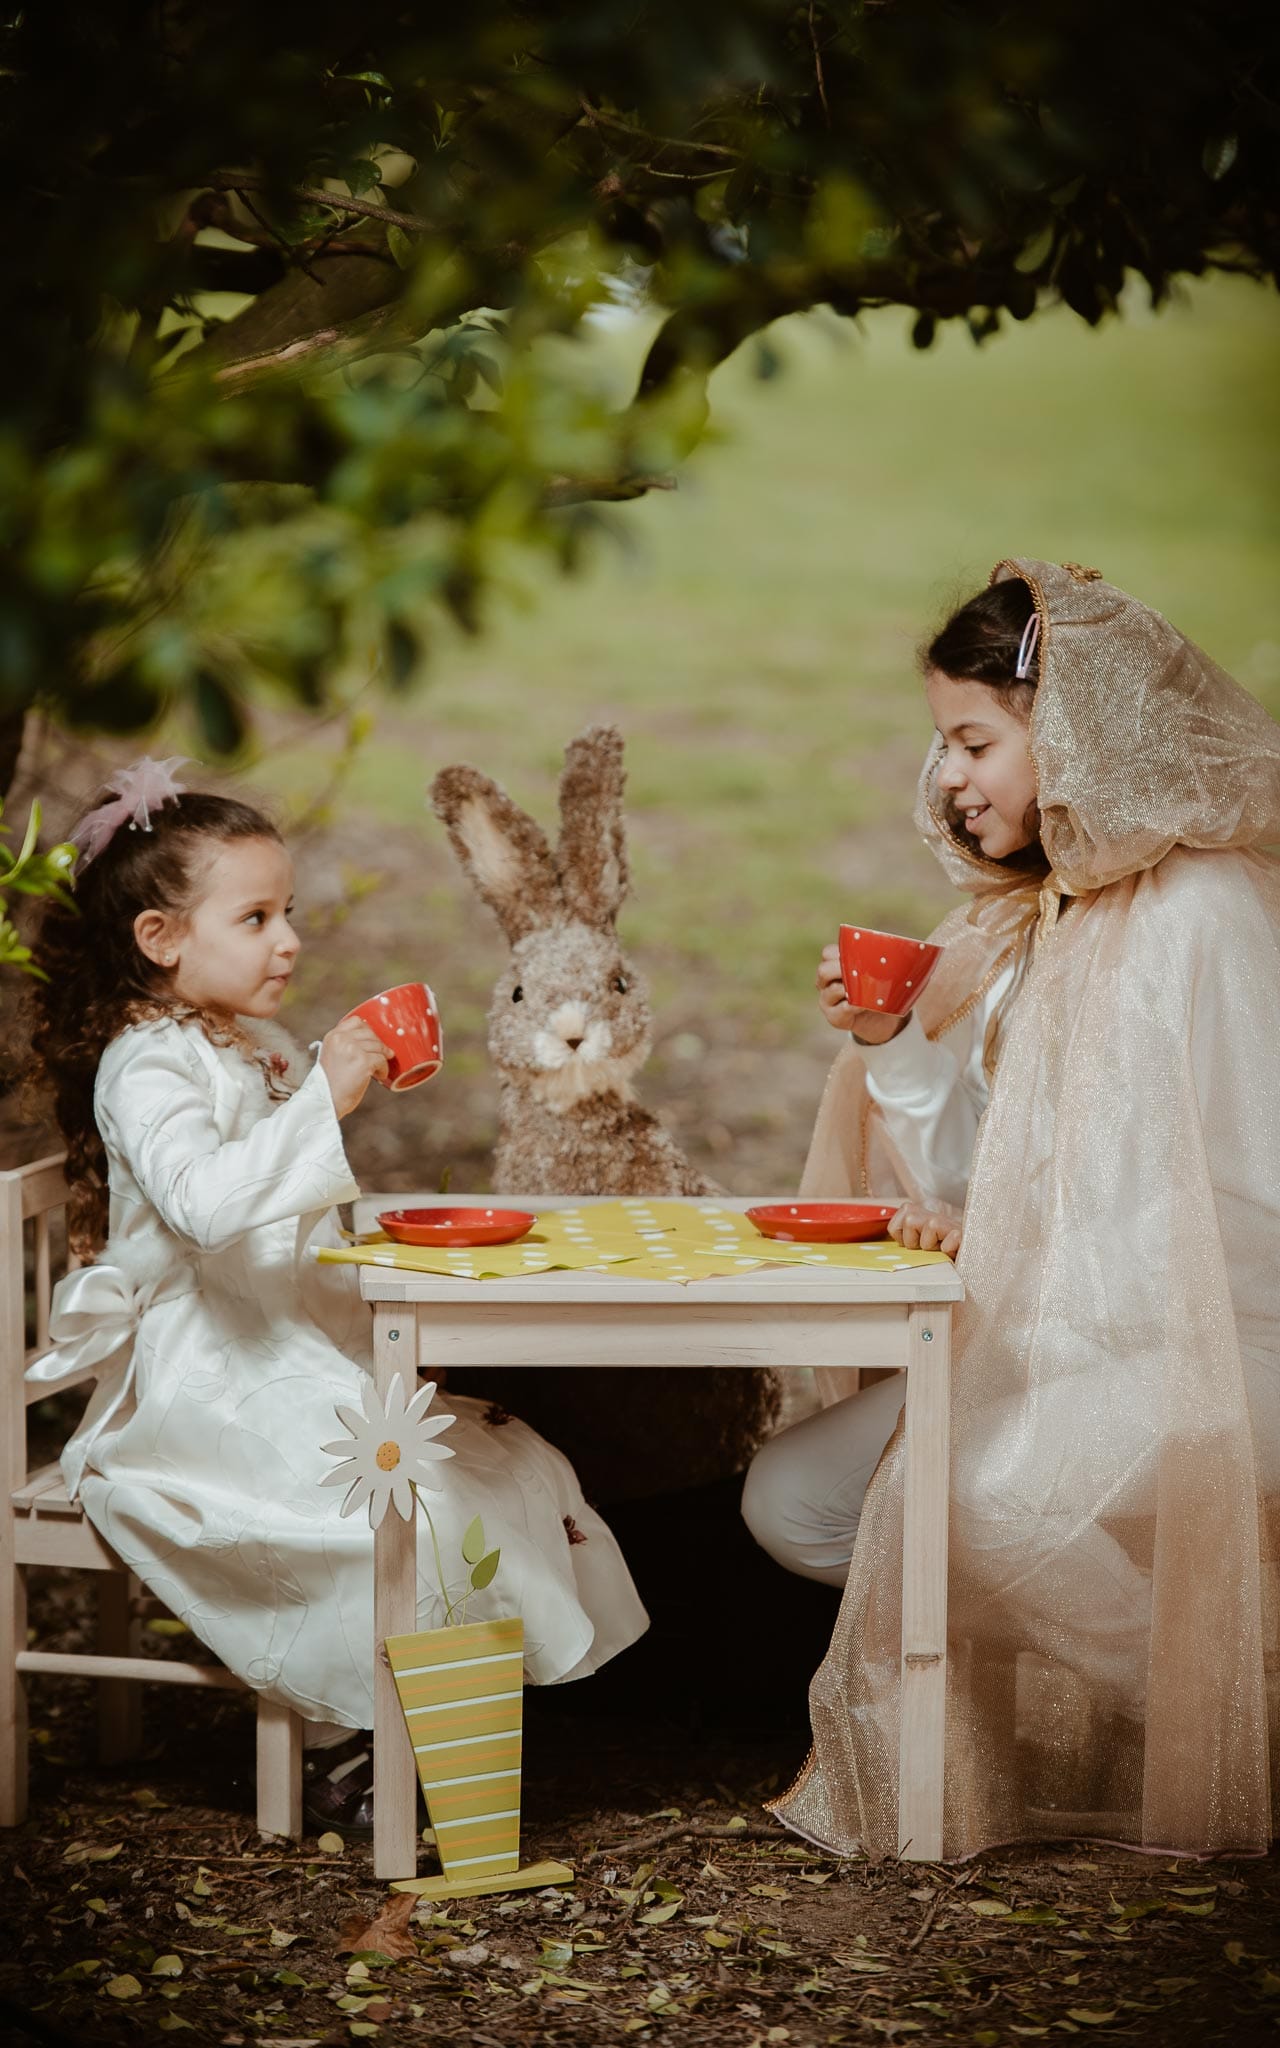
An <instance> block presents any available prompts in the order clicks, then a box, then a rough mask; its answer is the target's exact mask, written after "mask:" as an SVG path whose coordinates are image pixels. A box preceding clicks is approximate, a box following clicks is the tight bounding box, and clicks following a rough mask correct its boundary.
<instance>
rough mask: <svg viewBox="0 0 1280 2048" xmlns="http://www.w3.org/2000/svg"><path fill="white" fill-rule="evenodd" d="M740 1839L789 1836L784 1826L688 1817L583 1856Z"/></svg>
mask: <svg viewBox="0 0 1280 2048" xmlns="http://www.w3.org/2000/svg"><path fill="white" fill-rule="evenodd" d="M735 1839H736V1840H738V1841H740V1842H785V1841H786V1840H788V1836H787V1834H786V1832H785V1830H784V1829H782V1828H763V1827H752V1826H750V1825H749V1824H748V1825H747V1826H745V1827H729V1826H727V1825H725V1826H714V1827H691V1826H690V1825H689V1823H688V1822H687V1821H679V1822H677V1824H676V1825H675V1826H674V1827H670V1828H659V1829H658V1831H657V1833H656V1834H653V1835H635V1836H633V1837H632V1839H631V1840H630V1841H629V1842H608V1843H606V1844H605V1845H604V1847H603V1848H600V1849H591V1850H589V1851H588V1853H587V1854H586V1855H585V1856H584V1857H583V1859H582V1861H583V1862H584V1863H595V1862H596V1861H597V1860H598V1859H599V1858H600V1857H602V1856H632V1855H634V1854H635V1852H636V1850H637V1849H645V1850H648V1849H660V1848H662V1847H663V1845H664V1843H667V1842H681V1841H696V1842H704V1841H706V1842H711V1841H733V1840H735Z"/></svg>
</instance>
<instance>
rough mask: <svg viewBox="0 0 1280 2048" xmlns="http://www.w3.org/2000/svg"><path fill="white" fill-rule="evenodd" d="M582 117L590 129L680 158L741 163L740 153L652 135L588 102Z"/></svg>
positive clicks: (720, 146)
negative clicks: (606, 131) (669, 151)
mask: <svg viewBox="0 0 1280 2048" xmlns="http://www.w3.org/2000/svg"><path fill="white" fill-rule="evenodd" d="M582 112H583V117H584V119H585V120H586V121H587V123H588V125H589V126H590V127H592V128H608V129H609V130H611V132H612V133H613V134H615V135H634V136H635V138H636V139H637V141H639V142H648V143H650V144H652V146H653V147H654V148H655V149H664V150H665V149H674V150H676V151H678V152H679V154H680V155H681V156H718V157H723V158H724V159H725V161H726V162H728V163H731V164H739V163H741V162H742V154H741V151H739V150H736V149H726V148H725V147H724V145H723V143H719V142H697V141H695V140H694V138H693V137H692V136H684V137H681V136H678V135H653V134H651V133H650V131H649V130H648V129H647V128H637V127H636V126H635V124H634V122H631V121H620V120H619V119H618V118H617V116H616V115H614V114H606V113H605V112H604V110H603V108H601V107H593V106H592V104H591V102H590V100H586V99H584V100H583V101H582Z"/></svg>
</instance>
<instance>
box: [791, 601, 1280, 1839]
mask: <svg viewBox="0 0 1280 2048" xmlns="http://www.w3.org/2000/svg"><path fill="white" fill-rule="evenodd" d="M1009 576H1012V577H1021V578H1023V579H1024V580H1025V581H1026V582H1027V584H1028V585H1029V586H1030V588H1031V591H1032V594H1033V597H1034V601H1035V604H1036V607H1037V610H1038V611H1039V614H1040V621H1041V642H1040V647H1041V683H1040V687H1039V689H1038V691H1037V696H1036V703H1035V708H1034V712H1033V716H1032V723H1031V735H1030V740H1031V750H1032V755H1033V759H1034V761H1035V764H1036V769H1037V775H1038V782H1039V801H1040V806H1041V813H1042V839H1043V843H1044V846H1045V849H1046V852H1047V854H1048V856H1049V859H1050V861H1051V864H1052V873H1051V875H1050V878H1049V882H1048V884H1047V885H1045V887H1044V888H1043V889H1040V888H1039V887H1038V885H1036V884H1031V885H1025V884H1024V886H1023V887H1022V888H1021V889H1018V888H1016V887H1015V888H1013V889H1010V887H1009V886H1008V884H1007V880H1006V879H1004V878H1002V875H1001V873H1000V871H998V870H995V869H993V868H992V867H991V865H990V864H989V863H986V862H984V861H982V860H980V859H979V858H977V857H975V856H974V855H972V854H971V853H969V852H968V851H967V850H966V848H965V847H964V846H963V845H962V844H961V843H960V842H959V841H958V840H957V839H955V838H953V837H952V835H950V833H949V832H948V830H947V827H946V825H945V824H944V822H943V820H942V817H941V813H940V808H939V805H938V802H937V797H936V784H935V777H936V773H937V766H938V752H937V749H936V747H935V749H934V750H933V751H932V752H931V753H930V756H929V758H928V760H927V761H926V763H925V768H924V771H923V774H922V777H921V784H920V793H919V807H918V812H917V817H918V821H919V822H920V823H921V825H922V827H923V828H924V829H925V831H926V834H927V835H928V836H930V837H931V840H932V843H933V844H934V846H935V850H936V851H937V852H938V855H939V858H940V859H941V860H942V862H943V865H944V867H945V868H946V870H947V872H948V873H949V875H950V876H951V877H952V879H954V880H956V881H957V882H959V883H960V884H961V885H962V886H963V887H965V888H966V889H967V890H969V891H970V892H972V895H973V902H972V906H971V907H970V908H969V909H968V910H967V911H966V910H963V909H962V910H960V911H958V912H956V913H953V916H952V918H951V919H949V920H948V922H947V924H946V925H944V926H943V927H942V928H941V931H940V934H939V936H942V937H943V938H944V939H945V940H947V941H948V942H949V943H948V951H947V954H946V955H944V961H943V963H941V964H940V966H939V969H938V972H937V973H936V974H935V976H934V978H933V982H932V984H931V986H930V989H929V990H928V991H926V997H927V1001H926V1000H925V999H922V1004H921V1009H922V1013H923V1021H924V1023H925V1025H926V1029H928V1030H930V1031H932V1032H934V1033H937V1032H938V1031H940V1030H942V1029H945V1027H946V1024H947V1020H948V1017H949V1015H950V1014H951V1013H953V1012H954V1010H955V1009H956V1007H957V1005H958V1004H959V1003H961V1002H963V1001H964V1000H965V999H966V996H965V992H964V991H965V985H966V983H967V987H968V991H969V992H970V993H971V992H972V991H973V990H974V989H975V988H976V987H977V986H978V984H979V983H980V982H981V980H982V978H983V976H984V974H987V973H989V972H990V971H991V968H992V966H993V964H994V963H995V962H996V961H997V960H998V959H999V957H1000V955H1001V952H1002V950H1003V948H1004V947H1005V946H1006V945H1007V944H1008V943H1009V935H1010V934H1011V933H1012V934H1013V936H1014V940H1015V942H1016V943H1020V944H1030V945H1032V946H1033V947H1034V954H1033V959H1032V964H1031V966H1030V969H1029V972H1028V973H1027V976H1026V978H1025V980H1024V982H1023V984H1022V987H1021V990H1020V992H1019V994H1018V995H1017V998H1016V1000H1015V1001H1014V1002H1013V1004H1012V1005H1011V1006H1010V1008H1009V1013H1008V1015H1007V1016H1006V1017H1005V1018H1004V1019H1002V1020H1000V1029H999V1052H998V1066H997V1068H996V1071H995V1075H994V1081H993V1088H992V1095H991V1101H990V1105H989V1107H988V1110H987V1112H986V1114H985V1116H984V1118H983V1121H982V1125H981V1128H980V1130H979V1135H978V1143H977V1148H976V1152H975V1157H974V1163H973V1172H972V1177H971V1181H970V1189H969V1198H968V1202H967V1205H966V1210H965V1227H964V1240H963V1245H962V1249H961V1252H960V1255H959V1259H958V1268H959V1272H960V1274H961V1277H962V1278H963V1280H964V1282H965V1287H966V1297H967V1298H966V1300H965V1302H964V1303H963V1304H962V1305H961V1306H960V1307H959V1308H958V1310H957V1311H956V1315H955V1338H956V1342H955V1351H954V1363H953V1403H952V1416H953V1419H952V1430H953V1437H952V1443H953V1450H952V1482H951V1515H950V1524H951V1527H950V1545H951V1548H950V1572H949V1625H948V1659H949V1668H948V1694H947V1746H946V1805H945V1822H944V1853H945V1855H946V1856H948V1857H957V1856H964V1855H967V1854H970V1853H972V1852H974V1851H975V1850H978V1849H980V1848H982V1847H984V1846H986V1845H989V1844H992V1843H996V1842H1004V1841H1011V1840H1027V1839H1035V1838H1051V1837H1061V1836H1082V1837H1088V1836H1093V1837H1099V1838H1104V1839H1111V1840H1115V1841H1120V1842H1125V1843H1130V1844H1133V1845H1135V1846H1143V1847H1148V1848H1152V1849H1157V1848H1158V1849H1163V1850H1170V1851H1173V1852H1175V1853H1181V1854H1196V1853H1206V1852H1212V1851H1236V1852H1240V1851H1261V1850H1263V1849H1265V1848H1266V1847H1267V1845H1268V1843H1269V1842H1270V1840H1271V1838H1272V1835H1273V1832H1274V1819H1273V1805H1272V1799H1273V1795H1272V1791H1271V1787H1272V1784H1273V1782H1275V1779H1274V1773H1275V1769H1276V1766H1277V1763H1280V1750H1278V1744H1277V1722H1278V1719H1280V1713H1278V1705H1280V1670H1278V1668H1277V1666H1278V1662H1280V1659H1278V1657H1277V1610H1276V1557H1277V1547H1278V1545H1277V1537H1278V1535H1280V1530H1278V1529H1277V1507H1278V1505H1280V1501H1278V1496H1280V861H1277V859H1276V857H1275V855H1274V854H1273V853H1270V852H1268V851H1266V850H1265V849H1266V848H1267V847H1269V846H1274V845H1275V843H1276V842H1278V841H1280V726H1277V725H1276V724H1275V722H1274V721H1273V720H1271V719H1270V718H1269V717H1268V716H1267V714H1266V713H1265V712H1264V711H1263V710H1262V708H1261V706H1260V705H1258V704H1257V703H1256V701H1255V700H1254V699H1253V698H1251V697H1250V696H1249V695H1248V694H1247V693H1246V692H1245V691H1244V690H1242V689H1240V688H1239V686H1238V685H1237V684H1235V683H1234V682H1233V681H1232V680H1231V678H1230V677H1229V676H1227V675H1226V674H1225V673H1224V672H1223V671H1222V670H1221V669H1220V668H1218V667H1217V666H1216V665H1215V664H1214V663H1213V662H1212V661H1210V660H1209V658H1208V657H1207V656H1206V655H1204V654H1203V653H1202V652H1201V651H1200V650H1199V649H1198V648H1196V647H1195V646H1193V645H1192V644H1191V643H1190V642H1189V641H1188V640H1186V639H1185V638H1184V637H1183V636H1182V635H1181V634H1179V633H1178V632H1176V631H1175V630H1174V628H1173V627H1171V626H1170V625H1169V624H1168V623H1167V622H1166V621H1165V620H1164V619H1163V618H1161V617H1160V616H1159V615H1158V614H1157V613H1155V612H1153V611H1151V610H1149V609H1148V608H1147V607H1146V606H1144V605H1141V604H1139V603H1138V602H1136V601H1135V600H1134V599H1133V598H1131V597H1128V596H1126V595H1125V593H1124V592H1122V591H1120V590H1117V589H1114V588H1113V587H1112V586H1110V585H1109V584H1107V583H1106V582H1104V581H1103V580H1101V578H1100V577H1098V576H1097V574H1096V572H1092V571H1083V570H1080V569H1078V568H1077V567H1075V566H1074V565H1072V566H1071V567H1070V568H1067V569H1062V568H1058V567H1056V566H1054V565H1052V564H1048V563H1042V562H1034V561H1010V562H1003V563H1001V564H999V566H998V567H997V568H996V570H995V572H994V576H993V580H996V579H999V578H1003V577H1009ZM1063 899H1073V900H1071V901H1070V903H1069V906H1068V907H1066V908H1065V910H1064V909H1063V907H1062V906H1063ZM864 1165H865V1169H866V1171H867V1172H869V1174H870V1180H871V1185H872V1186H874V1187H875V1188H876V1190H877V1192H878V1191H880V1190H881V1189H882V1188H885V1187H886V1185H888V1186H904V1185H905V1182H904V1180H903V1177H902V1174H901V1170H900V1164H899V1163H896V1162H895V1160H894V1157H893V1154H892V1148H891V1147H890V1146H889V1144H888V1140H887V1133H885V1132H884V1130H883V1126H882V1125H881V1124H880V1122H879V1117H878V1112H876V1111H874V1110H871V1111H870V1112H868V1109H867V1099H866V1093H865V1088H864V1086H863V1077H862V1068H861V1063H860V1061H858V1060H857V1058H856V1056H855V1055H854V1054H853V1053H852V1051H846V1052H845V1053H844V1054H842V1055H841V1057H840V1059H839V1060H838V1061H837V1062H836V1065H835V1067H834V1069H833V1072H832V1077H831V1080H830V1082H829V1084H828V1089H827V1093H826V1096H825V1098H824V1101H823V1105H822V1109H821V1112H820V1115H819V1119H818V1127H817V1130H816V1132H815V1138H814V1144H813V1148H812V1151H811V1154H810V1160H809V1166H808V1168H807V1170H806V1191H807V1192H811V1193H814V1194H817V1193H824V1194H840V1193H844V1192H849V1191H852V1190H853V1189H855V1188H856V1187H858V1186H859V1185H860V1184H861V1180H862V1175H863V1172H864ZM837 1391H839V1389H838V1388H835V1387H832V1388H829V1389H828V1392H829V1393H833V1392H837ZM902 1478H903V1474H902V1456H901V1434H900V1431H899V1434H898V1435H897V1436H895V1438H894V1439H893V1441H892V1442H891V1443H890V1445H889V1446H888V1448H887V1450H886V1452H885V1455H884V1457H883V1459H882V1460H881V1463H880V1466H879V1469H878V1471H877V1473H876V1475H875V1478H874V1479H873V1481H872V1485H871V1488H870V1491H869V1493H868V1495H867V1501H866V1506H865V1510H864V1513H863V1516H862V1521H861V1525H860V1527H859V1531H858V1539H857V1545H856V1548H855V1551H854V1556H853V1562H852V1565H851V1567H850V1573H849V1579H848V1584H847V1587H846V1590H845V1594H844V1597H843V1601H842V1604H841V1608H840V1614H839V1618H838V1620H837V1624H836V1628H835V1633H834V1635H833V1638H832V1642H831V1647H830V1650H829V1651H828V1654H827V1657H826V1659H825V1661H824V1663H823V1664H822V1666H821V1668H820V1670H819V1671H818V1673H817V1675H816V1677H815V1679H814V1681H813V1685H812V1688H811V1692H810V1709H811V1716H812V1723H813V1737H814V1746H813V1750H812V1752H811V1754H810V1757H809V1760H808V1762H807V1764H806V1765H805V1767H804V1769H803V1771H802V1772H801V1775H800V1777H799V1778H798V1779H797V1781H796V1783H795V1784H794V1785H793V1786H792V1787H791V1789H790V1790H789V1791H788V1792H787V1793H786V1794H785V1795H784V1796H783V1797H782V1798H781V1799H779V1800H777V1801H775V1802H773V1810H774V1811H775V1812H776V1813H777V1814H778V1815H779V1817H780V1818H781V1819H782V1820H783V1821H784V1822H786V1823H787V1824H788V1825H789V1826H791V1827H793V1828H795V1829H796V1830H797V1831H798V1832H799V1833H801V1834H803V1835H805V1836H807V1837H808V1838H810V1839H812V1840H816V1841H818V1842H821V1843H823V1844H825V1845H827V1846H829V1847H831V1848H833V1849H836V1850H838V1851H841V1852H851V1851H852V1850H854V1849H855V1848H857V1847H862V1848H864V1849H866V1850H868V1851H870V1852H872V1853H889V1854H894V1853H896V1852H897V1850H898V1847H899V1842H898V1833H897V1749H898V1742H897V1721H898V1697H899V1640H900V1637H899V1631H900V1615H901V1531H902Z"/></svg>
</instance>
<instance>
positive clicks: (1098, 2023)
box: [1067, 2005, 1115, 2027]
mask: <svg viewBox="0 0 1280 2048" xmlns="http://www.w3.org/2000/svg"><path fill="white" fill-rule="evenodd" d="M1067 2018H1068V2019H1069V2020H1079V2022H1080V2024H1081V2026H1082V2027H1109V2026H1110V2024H1111V2022H1112V2020H1113V2019H1114V2018H1115V2013H1114V2012H1094V2011H1093V2010H1092V2008H1091V2007H1090V2006H1087V2005H1069V2006H1068V2007H1067Z"/></svg>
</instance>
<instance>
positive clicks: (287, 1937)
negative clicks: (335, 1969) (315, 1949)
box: [271, 1892, 412, 1948]
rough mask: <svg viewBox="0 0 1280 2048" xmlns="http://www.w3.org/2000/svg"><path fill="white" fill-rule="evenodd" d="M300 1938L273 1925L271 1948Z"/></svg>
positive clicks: (407, 1895) (373, 1946) (371, 1943)
mask: <svg viewBox="0 0 1280 2048" xmlns="http://www.w3.org/2000/svg"><path fill="white" fill-rule="evenodd" d="M405 1897H406V1898H410V1897H412V1893H409V1892H406V1893H405ZM301 1939H302V1936H301V1935H300V1934H287V1933H286V1932H285V1930H284V1928H283V1927H273V1928H272V1930H271V1946H272V1948H292V1946H293V1944H294V1942H295V1941H301ZM377 1945H378V1944H377V1942H376V1941H375V1942H370V1944H369V1946H370V1948H376V1947H377Z"/></svg>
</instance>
